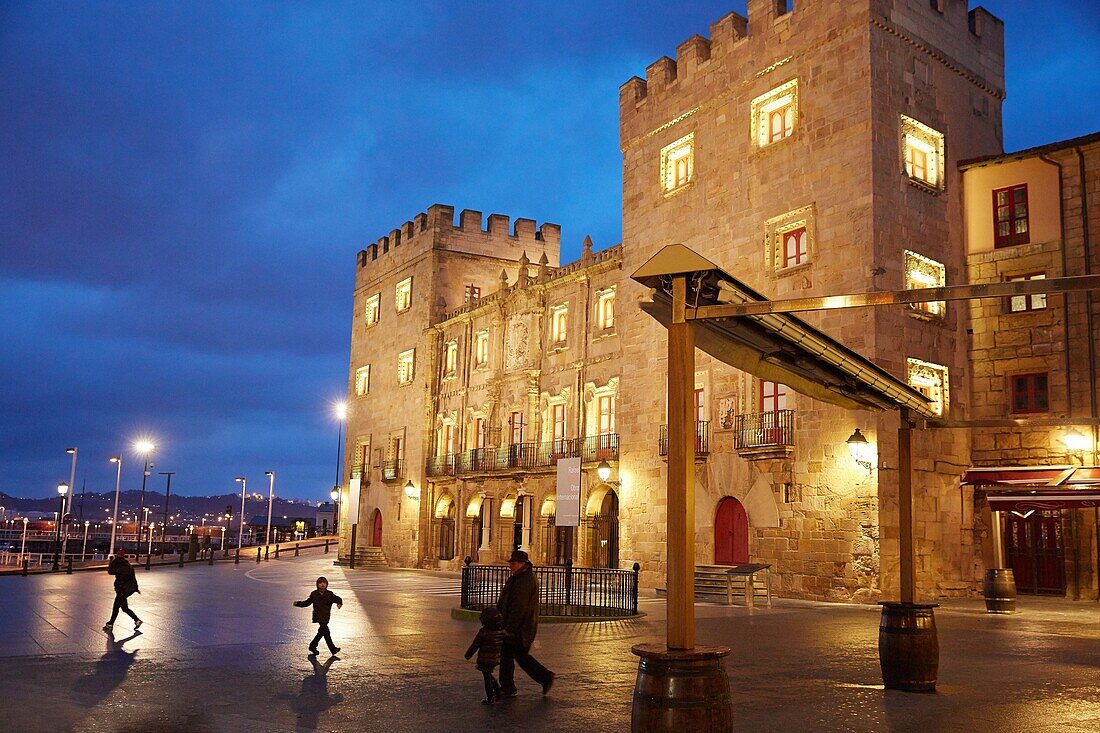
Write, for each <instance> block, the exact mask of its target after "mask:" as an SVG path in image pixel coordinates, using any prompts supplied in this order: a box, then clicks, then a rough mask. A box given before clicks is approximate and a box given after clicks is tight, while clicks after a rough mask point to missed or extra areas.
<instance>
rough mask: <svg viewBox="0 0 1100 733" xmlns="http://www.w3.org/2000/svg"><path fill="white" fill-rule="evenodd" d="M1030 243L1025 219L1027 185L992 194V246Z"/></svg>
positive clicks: (1029, 233)
mask: <svg viewBox="0 0 1100 733" xmlns="http://www.w3.org/2000/svg"><path fill="white" fill-rule="evenodd" d="M1030 241H1031V230H1030V228H1029V226H1028V217H1027V184H1026V183H1021V184H1020V185H1018V186H1009V187H1008V188H998V189H996V190H995V191H994V192H993V246H994V247H1011V246H1012V245H1015V244H1027V243H1028V242H1030Z"/></svg>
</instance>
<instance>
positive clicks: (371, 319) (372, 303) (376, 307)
mask: <svg viewBox="0 0 1100 733" xmlns="http://www.w3.org/2000/svg"><path fill="white" fill-rule="evenodd" d="M381 302H382V294H381V293H375V294H374V295H372V296H370V297H369V298H367V303H366V305H365V306H364V308H363V318H364V319H365V320H366V322H367V326H373V325H374V324H376V323H378V319H379V317H380V316H381V315H382V308H381Z"/></svg>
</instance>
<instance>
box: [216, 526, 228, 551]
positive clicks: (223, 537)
mask: <svg viewBox="0 0 1100 733" xmlns="http://www.w3.org/2000/svg"><path fill="white" fill-rule="evenodd" d="M225 529H226V528H225V527H222V546H221V547H219V548H218V550H219V551H221V552H225Z"/></svg>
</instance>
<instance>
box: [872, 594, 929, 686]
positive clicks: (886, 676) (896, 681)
mask: <svg viewBox="0 0 1100 733" xmlns="http://www.w3.org/2000/svg"><path fill="white" fill-rule="evenodd" d="M880 605H881V606H882V620H881V622H880V623H879V627H878V658H879V665H880V666H881V667H882V681H883V683H884V684H885V685H886V689H888V690H905V691H906V692H935V691H936V675H937V672H938V670H939V666H940V644H939V638H938V637H937V635H936V617H935V614H934V613H933V609H934V608H935V607H936V606H935V605H934V604H923V603H881V604H880Z"/></svg>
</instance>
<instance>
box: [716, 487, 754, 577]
mask: <svg viewBox="0 0 1100 733" xmlns="http://www.w3.org/2000/svg"><path fill="white" fill-rule="evenodd" d="M748 561H749V517H748V515H747V514H746V513H745V507H744V506H742V505H741V502H739V501H738V500H737V499H734V498H733V497H729V496H727V497H726V498H725V499H722V501H720V502H718V514H717V515H716V516H715V517H714V564H715V565H738V564H740V563H743V562H748Z"/></svg>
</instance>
